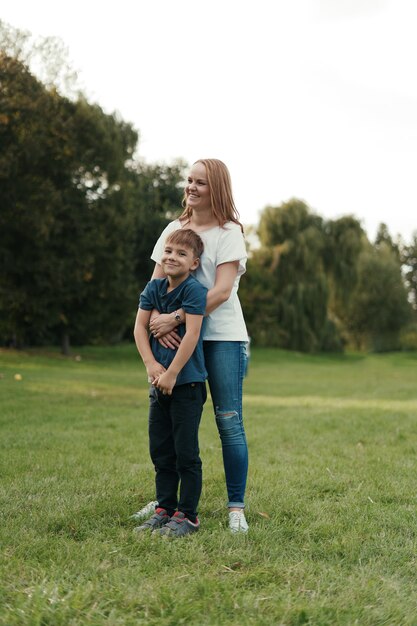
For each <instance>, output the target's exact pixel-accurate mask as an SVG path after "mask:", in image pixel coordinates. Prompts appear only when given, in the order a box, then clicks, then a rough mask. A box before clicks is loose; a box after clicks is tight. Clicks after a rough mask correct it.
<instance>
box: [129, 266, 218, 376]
mask: <svg viewBox="0 0 417 626" xmlns="http://www.w3.org/2000/svg"><path fill="white" fill-rule="evenodd" d="M168 287H169V283H168V279H167V278H154V279H153V280H151V281H149V283H148V284H147V285H146V287H145V289H144V290H143V291H142V293H141V294H140V300H139V307H140V308H141V309H143V310H145V311H152V309H157V310H158V311H159V312H160V313H173V312H174V311H176V310H177V309H183V310H184V311H185V312H186V313H190V314H191V315H204V313H205V312H206V299H207V289H206V287H203V285H202V284H201V283H199V282H198V280H197V279H196V278H194V276H192V275H191V274H190V276H188V278H186V279H185V280H184V281H183V282H182V283H181V284H180V285H178V287H175V289H173V290H172V291H170V292H168V291H167V290H168ZM203 324H204V320H203ZM176 330H177V333H178V334H179V336H180V337H184V335H185V324H180V325H179V326H178V328H177V329H176ZM149 341H150V346H151V350H152V354H153V355H154V357H155V359H156V360H157V361H158V363H161V365H163V366H164V367H165V368H166V369H168V367H169V366H170V365H171V363H172V361H173V359H174V356H175V355H176V353H177V350H173V349H172V348H164V346H161V344H160V343H159V341H158V340H157V339H155V337H153V336H152V335H150V337H149ZM206 378H207V371H206V366H205V364H204V354H203V334H202V332H200V337H199V339H198V342H197V345H196V347H195V350H194V352H193V354H192V355H191V357H190V358H189V359H188V361H187V363H186V364H185V365H184V367H183V368H182V370H181V371H180V373H179V374H178V377H177V382H176V385H184V384H185V383H198V382H204V381H205V380H206Z"/></svg>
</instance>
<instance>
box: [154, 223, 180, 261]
mask: <svg viewBox="0 0 417 626" xmlns="http://www.w3.org/2000/svg"><path fill="white" fill-rule="evenodd" d="M180 226H181V224H180V221H179V220H174V221H173V222H170V223H169V224H168V226H165V228H164V230H163V231H162V233H161V234H160V235H159V238H158V241H157V242H156V244H155V246H154V249H153V250H152V254H151V259H152V261H155V263H159V265H160V264H161V257H162V252H163V250H164V245H165V240H166V238H167V237H168V235H169V234H170V233H172V232H173V231H174V230H178V228H180Z"/></svg>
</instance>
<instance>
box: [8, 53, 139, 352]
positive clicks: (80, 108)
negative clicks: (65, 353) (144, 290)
mask: <svg viewBox="0 0 417 626" xmlns="http://www.w3.org/2000/svg"><path fill="white" fill-rule="evenodd" d="M0 86H1V99H0V141H1V145H2V152H1V155H0V177H1V182H2V185H1V192H0V194H1V195H0V202H1V206H2V212H1V218H0V228H1V232H2V237H1V241H0V255H1V256H0V258H1V261H2V266H3V268H4V270H3V272H2V277H1V279H0V295H1V305H0V307H1V320H2V322H1V330H2V334H3V337H4V336H5V334H6V335H8V336H9V337H13V338H14V340H15V341H16V343H17V344H19V343H23V342H27V341H29V342H33V341H39V340H46V339H48V340H50V338H51V337H53V336H54V333H56V332H59V334H60V336H61V340H62V344H63V347H64V349H67V348H68V342H69V333H70V332H71V333H72V334H73V336H74V337H76V338H81V337H85V336H87V335H88V334H89V333H91V332H94V336H100V335H106V336H107V335H108V333H111V332H113V331H114V327H115V326H116V325H117V326H120V324H122V318H123V316H124V317H125V316H126V310H125V309H126V306H127V303H126V301H125V300H126V294H128V290H127V291H126V289H127V284H130V285H132V284H133V274H132V270H131V268H130V266H131V256H129V254H128V253H129V250H127V251H126V250H122V247H123V234H124V233H125V232H126V231H128V230H129V227H130V226H131V224H130V222H129V219H130V215H129V213H128V211H127V210H126V211H124V210H123V207H120V206H119V207H117V206H116V202H115V201H114V200H115V195H116V194H117V192H118V191H119V190H120V188H121V186H122V185H123V183H124V180H125V176H126V170H127V167H126V166H127V164H128V163H129V161H130V160H131V159H132V155H133V151H134V148H135V146H136V142H137V133H136V131H135V130H134V129H133V128H132V127H131V126H130V125H129V124H126V123H124V122H122V121H121V120H119V119H117V118H116V116H114V115H106V114H104V113H103V111H102V110H101V109H100V107H98V106H97V105H90V104H89V103H88V102H87V101H86V100H85V99H83V98H79V99H78V100H77V101H75V102H73V101H70V100H69V99H67V98H64V97H62V96H60V95H59V93H58V92H57V91H56V90H55V89H47V88H46V87H45V86H44V85H43V84H42V83H41V82H40V81H39V80H37V79H36V78H35V77H34V76H33V75H32V74H31V73H30V71H29V69H28V68H27V67H26V66H25V65H23V64H22V63H21V62H19V61H18V60H16V59H13V58H10V57H8V56H7V55H5V54H4V53H2V54H1V56H0ZM116 208H117V209H118V211H117V212H116ZM110 257H111V259H110ZM118 259H119V261H118ZM127 259H128V261H127ZM105 261H106V262H105ZM114 302H116V303H117V306H116V307H115V306H114ZM123 303H124V305H123ZM99 304H101V305H102V307H101V308H100V307H99V306H98V305H99ZM97 308H99V309H100V315H99V314H98V312H97ZM115 308H116V309H118V315H113V316H111V315H110V313H109V315H105V314H104V311H108V312H113V314H115ZM87 319H88V320H89V322H88V324H87V322H86V320H87Z"/></svg>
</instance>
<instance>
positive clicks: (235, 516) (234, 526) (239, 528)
mask: <svg viewBox="0 0 417 626" xmlns="http://www.w3.org/2000/svg"><path fill="white" fill-rule="evenodd" d="M229 528H230V530H231V532H232V533H247V532H248V530H249V526H248V523H247V521H246V518H245V513H244V511H243V509H242V510H240V511H230V512H229Z"/></svg>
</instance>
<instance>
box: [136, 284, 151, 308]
mask: <svg viewBox="0 0 417 626" xmlns="http://www.w3.org/2000/svg"><path fill="white" fill-rule="evenodd" d="M139 308H140V309H143V310H144V311H152V309H153V308H154V303H153V297H152V283H151V281H149V283H148V284H147V285H146V287H145V289H144V290H143V291H142V293H141V294H140V297H139Z"/></svg>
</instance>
